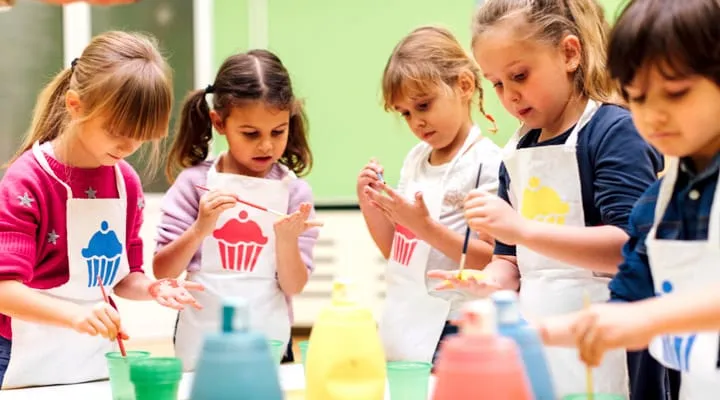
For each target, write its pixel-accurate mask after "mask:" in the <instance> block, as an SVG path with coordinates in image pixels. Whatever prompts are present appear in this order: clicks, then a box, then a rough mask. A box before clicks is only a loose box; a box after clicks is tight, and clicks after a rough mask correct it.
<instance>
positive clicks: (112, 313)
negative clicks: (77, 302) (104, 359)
mask: <svg viewBox="0 0 720 400" xmlns="http://www.w3.org/2000/svg"><path fill="white" fill-rule="evenodd" d="M72 328H73V329H75V330H76V331H78V332H80V333H85V334H88V335H90V336H98V335H100V336H102V337H104V338H107V339H110V340H115V338H117V336H118V332H120V335H121V338H122V339H123V340H127V339H128V335H127V334H126V333H125V332H124V331H123V330H122V328H121V327H120V314H118V312H117V310H116V309H114V308H113V307H112V306H111V305H110V304H107V303H105V302H101V303H97V304H95V305H94V306H93V307H92V308H90V309H87V308H81V309H79V310H78V313H77V316H76V317H75V318H73V321H72Z"/></svg>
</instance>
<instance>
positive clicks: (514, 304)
mask: <svg viewBox="0 0 720 400" xmlns="http://www.w3.org/2000/svg"><path fill="white" fill-rule="evenodd" d="M491 298H492V300H493V302H495V308H496V309H497V322H498V324H516V323H518V322H520V321H522V317H521V315H520V306H519V303H518V295H517V293H516V292H515V291H514V290H500V291H497V292H495V293H493V294H492V296H491Z"/></svg>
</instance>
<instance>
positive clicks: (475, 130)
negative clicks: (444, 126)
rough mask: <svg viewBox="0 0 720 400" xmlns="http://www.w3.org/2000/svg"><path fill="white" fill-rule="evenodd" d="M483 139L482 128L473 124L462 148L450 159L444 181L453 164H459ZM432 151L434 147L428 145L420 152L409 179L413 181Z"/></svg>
mask: <svg viewBox="0 0 720 400" xmlns="http://www.w3.org/2000/svg"><path fill="white" fill-rule="evenodd" d="M482 139H483V136H482V135H481V133H480V128H479V127H478V126H476V125H473V127H472V128H470V132H469V133H468V136H467V137H466V138H465V142H464V143H463V145H462V147H461V148H460V150H459V151H458V152H457V154H455V157H453V159H452V160H451V161H450V165H448V167H447V169H446V170H445V173H444V174H443V178H442V180H443V182H444V181H445V180H446V179H447V177H448V175H449V174H450V171H451V170H452V168H453V166H454V165H455V164H457V162H458V161H459V160H460V158H462V156H464V155H465V154H466V153H467V152H468V151H470V149H472V147H473V146H474V145H475V144H476V143H478V142H480V141H481V140H482ZM430 153H432V147H430V146H429V145H427V146H426V149H425V150H424V151H422V152H420V157H419V158H418V159H417V160H416V161H417V162H415V165H413V166H412V168H411V169H410V171H411V172H410V173H411V175H410V176H409V177H408V180H409V181H412V180H413V179H415V176H416V175H417V171H418V170H419V169H420V167H421V166H422V164H421V163H423V162H425V160H427V159H428V157H430Z"/></svg>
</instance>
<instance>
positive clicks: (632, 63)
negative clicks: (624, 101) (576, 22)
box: [608, 0, 720, 97]
mask: <svg viewBox="0 0 720 400" xmlns="http://www.w3.org/2000/svg"><path fill="white" fill-rule="evenodd" d="M718 41H720V4H719V3H718V2H717V1H702V0H682V1H677V0H664V1H662V0H650V1H644V0H634V1H632V2H631V3H630V4H629V5H628V6H627V8H625V10H624V11H623V12H622V14H621V15H620V17H619V18H618V20H617V22H616V23H615V26H614V28H613V31H612V34H611V37H610V45H609V47H608V49H609V50H608V66H609V70H610V74H611V75H612V76H613V78H615V79H617V80H618V81H619V83H620V85H621V86H626V85H628V84H629V83H630V82H632V80H633V79H634V78H635V74H637V72H638V70H639V69H641V68H645V67H647V66H650V65H652V66H656V67H658V68H659V71H660V72H661V73H662V74H664V75H665V76H666V77H667V78H678V77H685V76H688V75H696V74H697V75H700V76H703V77H705V78H707V79H709V80H711V81H713V82H715V84H716V85H718V86H720V51H718V44H717V43H718ZM623 96H624V97H626V93H624V91H623Z"/></svg>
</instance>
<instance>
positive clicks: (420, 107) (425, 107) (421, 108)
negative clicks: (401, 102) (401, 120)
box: [415, 101, 430, 111]
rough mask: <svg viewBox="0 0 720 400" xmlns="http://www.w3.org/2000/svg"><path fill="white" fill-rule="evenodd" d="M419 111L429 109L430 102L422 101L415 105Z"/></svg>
mask: <svg viewBox="0 0 720 400" xmlns="http://www.w3.org/2000/svg"><path fill="white" fill-rule="evenodd" d="M415 108H417V110H418V111H427V109H428V108H430V102H429V101H428V102H425V103H420V104H418V105H417V106H415Z"/></svg>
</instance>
